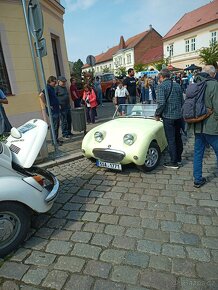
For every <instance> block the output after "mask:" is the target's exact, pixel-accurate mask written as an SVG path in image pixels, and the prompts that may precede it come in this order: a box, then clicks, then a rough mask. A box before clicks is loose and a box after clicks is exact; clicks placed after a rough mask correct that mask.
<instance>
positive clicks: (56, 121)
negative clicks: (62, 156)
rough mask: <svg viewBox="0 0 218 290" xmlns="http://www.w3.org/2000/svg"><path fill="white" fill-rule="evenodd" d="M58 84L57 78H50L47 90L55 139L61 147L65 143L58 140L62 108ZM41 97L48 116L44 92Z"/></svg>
mask: <svg viewBox="0 0 218 290" xmlns="http://www.w3.org/2000/svg"><path fill="white" fill-rule="evenodd" d="M56 83H57V78H56V77H55V76H50V77H49V78H48V80H47V90H48V97H49V102H50V109H51V117H52V121H53V125H54V132H55V138H56V141H57V144H58V145H59V146H61V145H62V144H63V141H61V140H59V139H58V131H59V125H60V107H59V102H58V99H57V96H56V94H55V86H56ZM39 96H40V98H41V100H42V102H43V103H44V104H45V108H46V112H47V114H48V108H47V103H46V100H45V91H44V90H43V91H42V92H41V93H40V94H39Z"/></svg>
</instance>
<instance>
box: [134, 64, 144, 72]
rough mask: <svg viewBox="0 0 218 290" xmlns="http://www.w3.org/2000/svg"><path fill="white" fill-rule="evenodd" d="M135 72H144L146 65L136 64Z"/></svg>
mask: <svg viewBox="0 0 218 290" xmlns="http://www.w3.org/2000/svg"><path fill="white" fill-rule="evenodd" d="M134 70H135V71H136V72H140V71H143V70H145V65H144V64H142V63H138V64H135V65H134Z"/></svg>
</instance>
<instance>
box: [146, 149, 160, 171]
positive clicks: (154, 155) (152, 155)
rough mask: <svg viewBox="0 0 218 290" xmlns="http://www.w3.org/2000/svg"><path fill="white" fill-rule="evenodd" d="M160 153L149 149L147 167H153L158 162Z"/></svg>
mask: <svg viewBox="0 0 218 290" xmlns="http://www.w3.org/2000/svg"><path fill="white" fill-rule="evenodd" d="M158 157H159V155H158V151H157V149H156V148H152V147H151V148H149V149H148V153H147V156H146V160H145V166H147V167H153V166H154V165H155V164H156V163H157V161H158Z"/></svg>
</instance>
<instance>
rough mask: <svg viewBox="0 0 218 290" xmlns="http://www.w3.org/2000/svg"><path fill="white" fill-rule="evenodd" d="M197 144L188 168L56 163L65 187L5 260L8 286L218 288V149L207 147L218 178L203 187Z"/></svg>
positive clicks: (2, 276)
mask: <svg viewBox="0 0 218 290" xmlns="http://www.w3.org/2000/svg"><path fill="white" fill-rule="evenodd" d="M192 147H193V144H192V140H191V141H189V143H187V144H186V145H185V152H184V166H183V167H182V168H180V169H179V170H169V169H164V168H163V167H162V166H161V165H160V166H158V168H157V169H156V170H154V171H153V172H151V173H149V174H145V173H143V172H140V171H138V170H137V169H136V168H135V167H134V166H126V167H125V168H124V171H123V172H122V173H116V172H112V171H108V170H105V169H98V168H96V166H95V164H94V163H92V162H91V161H89V160H86V159H85V158H83V159H80V160H77V161H74V162H69V163H65V164H62V165H59V166H56V167H53V168H52V172H53V173H55V174H56V175H57V177H58V178H59V180H60V181H61V188H60V195H59V197H58V199H57V201H56V203H55V205H54V207H53V208H52V210H51V212H50V213H49V214H43V215H40V216H38V217H36V218H34V220H33V227H32V231H31V233H30V237H29V239H27V241H26V242H25V243H24V244H23V245H22V246H21V247H20V249H18V250H17V252H15V253H14V254H13V255H11V256H10V257H9V258H8V259H7V260H6V261H2V263H1V265H2V266H1V268H0V285H1V289H4V290H5V289H7V290H17V289H22V290H38V289H57V290H60V289H63V290H89V289H92V290H124V289H125V290H146V289H159V290H171V289H172V290H174V289H180V290H208V289H213V290H215V289H218V227H217V226H218V190H217V187H218V173H217V172H215V156H214V155H213V154H212V153H211V152H210V151H209V150H207V152H206V158H205V164H204V173H205V176H206V177H208V178H209V180H210V182H209V183H208V184H207V185H205V186H204V187H202V188H200V189H194V188H193V182H192V153H193V151H192ZM164 159H166V156H164V157H163V158H162V162H163V161H164Z"/></svg>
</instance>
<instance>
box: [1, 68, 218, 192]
mask: <svg viewBox="0 0 218 290" xmlns="http://www.w3.org/2000/svg"><path fill="white" fill-rule="evenodd" d="M134 74H135V72H134V69H133V68H130V69H128V75H127V76H126V77H125V78H123V79H119V80H117V79H114V80H113V83H112V85H111V88H110V93H111V98H113V103H114V104H115V106H116V107H117V108H118V111H119V114H121V115H124V114H125V110H124V109H122V105H124V104H127V103H128V104H136V103H137V102H140V103H142V104H157V109H156V112H155V118H156V120H157V121H160V119H161V120H162V121H163V126H164V131H165V135H166V139H167V142H168V150H169V155H170V161H169V162H166V163H164V167H166V168H172V169H177V168H179V167H180V166H181V165H182V153H183V141H182V137H181V132H182V131H184V124H185V123H184V120H183V117H182V106H183V103H184V99H185V93H186V90H187V87H188V85H189V84H191V83H193V82H202V81H203V80H206V82H207V86H206V90H205V104H206V106H207V108H210V110H211V111H212V113H211V115H210V116H209V117H208V118H207V119H205V120H203V121H201V122H199V123H197V124H195V125H194V126H191V125H190V126H189V127H188V129H193V132H194V136H195V143H194V165H193V172H194V173H193V176H194V186H195V187H201V186H202V185H204V184H205V183H206V178H204V177H203V176H202V163H203V155H204V151H205V148H206V147H207V146H210V147H211V148H212V149H213V150H214V152H215V154H216V158H217V163H218V81H217V78H218V74H217V73H216V70H215V68H214V66H212V65H207V66H205V67H204V68H203V69H202V71H201V72H195V73H192V72H189V73H188V74H186V73H174V74H172V73H171V72H170V71H169V70H168V69H162V70H161V71H160V73H159V74H158V76H155V77H154V78H151V77H148V76H147V75H144V76H143V77H141V78H138V79H136V78H135V76H134ZM47 92H48V97H49V103H50V108H49V109H50V112H51V118H52V120H53V125H54V132H55V138H56V142H57V144H58V145H59V146H61V145H62V144H63V140H68V139H70V138H71V137H72V136H73V133H72V120H71V108H79V107H81V106H85V110H86V120H87V123H95V119H96V117H97V107H98V106H103V103H102V89H101V80H100V78H99V77H98V76H97V77H96V78H94V79H93V78H90V80H89V81H87V83H86V84H85V85H84V90H83V94H82V96H80V95H79V92H78V89H77V86H76V80H75V78H73V77H72V78H71V79H70V90H69V91H68V88H67V79H66V78H65V77H63V76H60V77H58V78H56V77H55V76H50V77H49V78H48V80H47ZM39 96H40V98H41V100H42V102H43V103H44V105H45V109H46V112H47V114H48V102H47V101H46V98H45V91H44V90H43V91H42V92H41V93H40V95H39ZM3 104H8V100H7V98H6V96H5V94H4V93H3V91H2V90H0V121H1V122H0V124H1V127H0V135H2V134H3V133H5V132H9V131H10V129H11V124H10V122H9V121H8V118H7V116H6V114H5V111H4V107H3ZM119 105H121V106H119ZM123 107H124V106H123ZM60 125H61V126H60ZM59 127H61V131H62V139H59Z"/></svg>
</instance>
